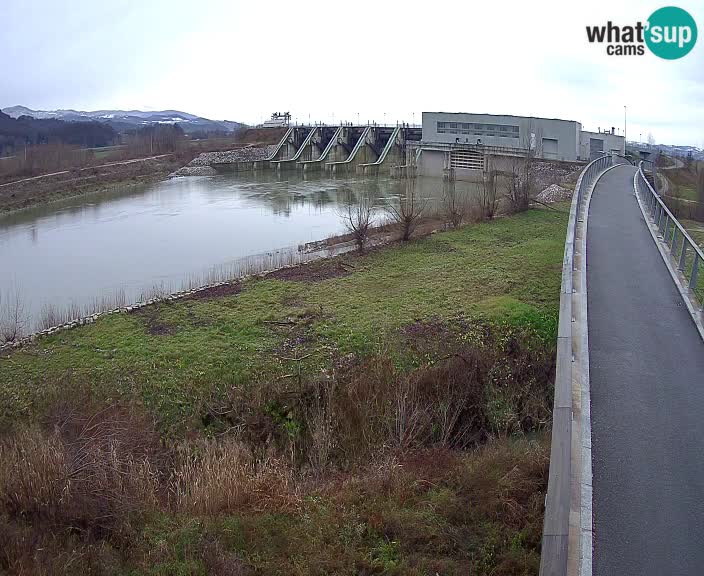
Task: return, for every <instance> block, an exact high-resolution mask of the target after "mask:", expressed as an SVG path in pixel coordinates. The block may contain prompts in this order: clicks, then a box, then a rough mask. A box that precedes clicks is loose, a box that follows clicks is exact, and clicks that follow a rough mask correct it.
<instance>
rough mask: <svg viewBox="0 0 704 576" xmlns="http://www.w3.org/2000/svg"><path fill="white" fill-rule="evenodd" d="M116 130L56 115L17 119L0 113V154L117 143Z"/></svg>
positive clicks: (103, 124) (107, 126)
mask: <svg viewBox="0 0 704 576" xmlns="http://www.w3.org/2000/svg"><path fill="white" fill-rule="evenodd" d="M117 138H118V134H117V131H116V130H115V129H114V128H113V127H112V126H110V125H109V124H106V123H104V122H95V121H91V120H89V121H84V122H64V121H62V120H58V119H55V118H46V119H40V120H37V119H35V118H33V117H31V116H27V115H22V116H19V117H18V118H12V117H11V116H9V115H7V114H4V113H2V112H0V156H2V155H11V154H14V153H16V151H17V150H21V149H22V148H24V147H25V146H37V145H41V144H49V143H61V144H68V145H71V146H79V147H81V148H96V147H99V146H109V145H111V144H114V143H115V141H116V139H117Z"/></svg>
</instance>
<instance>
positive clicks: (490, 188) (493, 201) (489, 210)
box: [479, 163, 499, 220]
mask: <svg viewBox="0 0 704 576" xmlns="http://www.w3.org/2000/svg"><path fill="white" fill-rule="evenodd" d="M479 195H480V200H481V205H482V206H481V208H482V218H486V219H488V220H491V219H492V218H493V217H494V216H495V215H496V211H497V209H498V206H499V195H498V194H497V185H496V171H495V170H493V167H492V166H491V164H490V163H488V164H487V167H486V170H485V171H484V173H483V174H482V181H481V182H480V184H479Z"/></svg>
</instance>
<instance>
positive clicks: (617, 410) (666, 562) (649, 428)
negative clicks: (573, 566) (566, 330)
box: [587, 166, 704, 576]
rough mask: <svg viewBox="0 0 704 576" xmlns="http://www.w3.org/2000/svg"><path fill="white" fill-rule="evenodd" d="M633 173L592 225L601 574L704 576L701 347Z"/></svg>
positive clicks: (609, 179) (606, 188) (618, 173)
mask: <svg viewBox="0 0 704 576" xmlns="http://www.w3.org/2000/svg"><path fill="white" fill-rule="evenodd" d="M634 172H635V168H633V167H632V166H620V167H617V168H614V169H613V170H611V171H609V172H607V173H606V174H605V175H604V176H603V177H602V178H601V180H600V181H599V183H598V184H597V187H596V189H595V190H594V194H593V197H592V201H591V207H590V214H589V221H588V222H589V223H588V232H587V297H588V315H589V354H590V363H589V369H590V379H591V394H592V408H591V413H592V457H593V474H594V478H593V486H594V509H593V512H594V556H593V562H594V575H595V576H650V575H652V576H675V575H692V576H695V575H703V574H704V342H702V340H701V338H700V337H699V334H698V333H697V330H696V328H695V326H694V322H693V321H692V319H691V317H690V316H689V314H688V312H687V309H686V308H685V306H684V305H683V303H682V300H681V297H680V296H679V294H678V292H677V290H676V288H675V284H674V282H673V280H672V278H671V276H670V274H669V272H668V271H667V268H666V267H665V264H664V262H663V261H662V257H661V256H660V253H659V252H658V250H657V248H656V246H655V244H654V243H653V240H652V238H651V236H650V233H649V232H648V229H647V228H646V224H645V222H644V221H643V217H642V215H641V212H640V209H639V208H638V203H637V201H636V198H635V196H634V195H633V174H634Z"/></svg>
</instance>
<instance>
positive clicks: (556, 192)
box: [535, 184, 573, 204]
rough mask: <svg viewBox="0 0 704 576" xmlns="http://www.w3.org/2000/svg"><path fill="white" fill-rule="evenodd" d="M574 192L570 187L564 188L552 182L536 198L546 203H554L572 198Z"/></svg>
mask: <svg viewBox="0 0 704 576" xmlns="http://www.w3.org/2000/svg"><path fill="white" fill-rule="evenodd" d="M572 192H573V191H572V190H570V189H569V188H563V187H562V186H560V185H559V184H551V185H550V186H548V187H547V188H546V189H545V190H543V191H542V192H541V193H540V194H538V195H537V196H536V197H535V199H536V200H537V201H538V202H543V203H544V204H552V203H553V202H560V201H562V200H569V199H570V198H572Z"/></svg>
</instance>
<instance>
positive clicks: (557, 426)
mask: <svg viewBox="0 0 704 576" xmlns="http://www.w3.org/2000/svg"><path fill="white" fill-rule="evenodd" d="M613 160H614V159H613V157H612V156H611V155H606V156H601V157H599V158H597V159H595V160H594V161H592V162H590V163H589V164H588V165H587V166H586V167H585V168H584V170H582V173H581V174H580V176H579V179H578V180H577V185H576V186H575V192H574V194H573V196H572V205H571V207H570V216H569V222H568V224H567V234H566V237H565V254H564V257H563V260H562V285H561V288H560V318H559V324H558V331H557V362H556V370H555V397H554V401H553V412H552V444H551V447H550V473H549V476H548V491H547V494H546V496H545V520H544V523H543V540H542V551H541V557H540V575H541V576H567V574H568V558H570V556H571V553H574V552H572V551H571V550H570V548H569V544H570V538H569V531H570V503H571V494H572V481H573V478H572V473H573V471H572V462H573V459H574V458H581V453H580V454H574V453H573V450H572V448H573V426H572V424H573V416H574V415H573V402H572V381H573V362H574V359H573V350H574V347H573V337H572V330H573V316H574V314H573V308H572V297H573V292H574V279H573V274H574V273H575V267H574V257H575V235H576V230H577V223H578V221H580V220H582V218H581V212H582V209H583V201H584V198H585V195H586V194H587V193H588V191H589V190H590V189H591V187H592V185H593V184H594V182H595V181H596V179H597V178H598V176H599V175H600V174H601V173H602V172H603V171H604V170H606V169H607V168H609V167H610V166H612V165H613ZM580 445H581V443H580V442H575V443H574V446H575V448H577V447H578V446H580ZM580 505H581V498H579V499H577V506H580ZM578 524H579V523H578ZM580 540H581V537H580V535H579V534H577V535H576V538H573V539H572V541H571V542H572V544H573V545H576V546H580ZM575 552H578V551H575ZM573 576H576V574H574V575H573Z"/></svg>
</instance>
